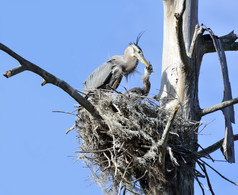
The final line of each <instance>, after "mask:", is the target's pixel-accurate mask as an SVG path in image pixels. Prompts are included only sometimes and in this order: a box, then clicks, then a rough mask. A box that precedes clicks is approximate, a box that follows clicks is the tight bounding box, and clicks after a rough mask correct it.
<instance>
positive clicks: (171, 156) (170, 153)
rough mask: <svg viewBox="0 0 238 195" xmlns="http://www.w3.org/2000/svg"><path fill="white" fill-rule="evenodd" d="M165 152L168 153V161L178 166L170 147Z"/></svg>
mask: <svg viewBox="0 0 238 195" xmlns="http://www.w3.org/2000/svg"><path fill="white" fill-rule="evenodd" d="M167 150H168V152H169V156H170V160H171V161H172V163H174V164H175V165H176V166H180V165H179V163H178V161H177V159H176V158H175V157H174V154H173V152H172V149H171V147H169V146H167Z"/></svg>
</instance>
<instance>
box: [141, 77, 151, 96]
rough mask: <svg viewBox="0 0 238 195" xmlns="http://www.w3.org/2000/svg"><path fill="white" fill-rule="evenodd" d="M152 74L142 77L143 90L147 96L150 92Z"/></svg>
mask: <svg viewBox="0 0 238 195" xmlns="http://www.w3.org/2000/svg"><path fill="white" fill-rule="evenodd" d="M149 78H150V74H148V73H147V74H145V75H144V76H143V77H142V82H143V87H142V90H143V91H144V93H145V95H148V93H149V91H150V80H149Z"/></svg>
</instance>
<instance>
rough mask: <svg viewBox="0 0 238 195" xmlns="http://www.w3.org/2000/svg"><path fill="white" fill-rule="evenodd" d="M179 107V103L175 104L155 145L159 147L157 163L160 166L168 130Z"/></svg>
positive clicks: (162, 163) (163, 156)
mask: <svg viewBox="0 0 238 195" xmlns="http://www.w3.org/2000/svg"><path fill="white" fill-rule="evenodd" d="M179 108H180V105H179V104H177V105H176V106H175V108H174V111H173V112H172V113H171V115H170V116H169V119H168V122H167V124H166V126H165V129H164V131H163V134H162V136H161V139H160V140H159V141H158V143H157V146H159V147H160V148H161V151H160V154H159V163H160V164H161V165H162V166H165V165H164V159H165V154H166V146H167V141H168V137H169V130H170V127H171V125H172V123H173V120H174V118H175V115H176V113H177V111H178V109H179Z"/></svg>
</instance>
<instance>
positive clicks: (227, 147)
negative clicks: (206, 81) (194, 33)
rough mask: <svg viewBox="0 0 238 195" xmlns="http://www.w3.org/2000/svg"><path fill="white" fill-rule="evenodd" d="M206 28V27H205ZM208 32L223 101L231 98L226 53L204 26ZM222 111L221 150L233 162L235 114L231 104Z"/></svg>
mask: <svg viewBox="0 0 238 195" xmlns="http://www.w3.org/2000/svg"><path fill="white" fill-rule="evenodd" d="M205 28H206V27H205ZM206 30H207V31H208V32H209V34H210V36H211V38H212V41H213V44H214V47H215V49H216V52H217V54H218V58H219V62H220V66H221V72H222V78H223V101H226V100H230V99H232V93H231V85H230V81H229V73H228V67H227V61H226V55H225V52H224V50H223V47H222V43H221V40H220V39H218V38H217V37H216V36H215V34H214V33H213V31H212V30H211V29H208V28H206ZM222 113H223V115H224V118H225V138H224V142H223V144H222V152H223V154H224V156H225V158H226V160H227V161H228V162H230V163H234V162H235V153H234V140H233V129H232V123H235V116H234V115H235V114H234V107H233V104H232V105H230V106H227V107H225V108H224V109H222Z"/></svg>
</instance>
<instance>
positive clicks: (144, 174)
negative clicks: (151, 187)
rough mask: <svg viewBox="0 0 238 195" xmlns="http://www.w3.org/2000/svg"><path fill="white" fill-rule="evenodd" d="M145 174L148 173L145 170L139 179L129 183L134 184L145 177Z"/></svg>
mask: <svg viewBox="0 0 238 195" xmlns="http://www.w3.org/2000/svg"><path fill="white" fill-rule="evenodd" d="M146 173H148V170H146V171H145V172H144V174H143V175H142V176H141V177H139V178H138V179H136V180H133V181H131V183H136V182H137V181H139V180H141V179H142V178H143V177H145V175H146Z"/></svg>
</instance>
